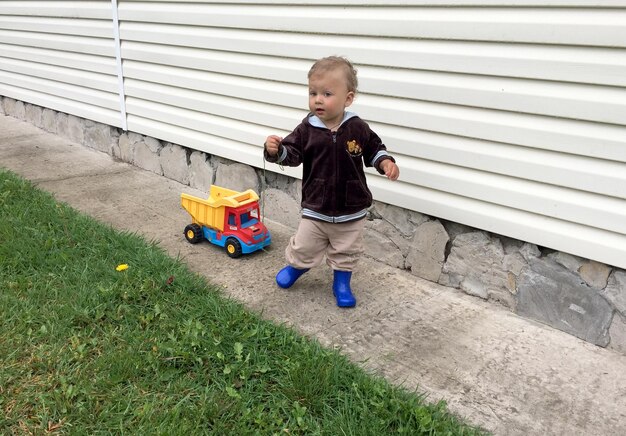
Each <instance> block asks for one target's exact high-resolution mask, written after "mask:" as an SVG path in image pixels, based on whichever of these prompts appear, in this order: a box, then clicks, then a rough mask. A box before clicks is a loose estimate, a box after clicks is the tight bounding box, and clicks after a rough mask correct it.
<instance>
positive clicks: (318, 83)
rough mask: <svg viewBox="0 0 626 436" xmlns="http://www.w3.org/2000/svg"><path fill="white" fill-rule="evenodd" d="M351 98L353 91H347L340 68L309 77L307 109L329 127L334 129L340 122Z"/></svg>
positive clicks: (344, 78) (344, 77)
mask: <svg viewBox="0 0 626 436" xmlns="http://www.w3.org/2000/svg"><path fill="white" fill-rule="evenodd" d="M353 100H354V92H352V91H348V84H347V80H346V75H345V72H344V71H343V70H342V69H336V70H331V71H322V72H319V73H316V74H313V75H312V76H311V77H310V78H309V110H310V111H311V112H312V113H314V114H315V115H317V116H318V117H319V118H320V119H321V120H322V121H323V122H324V124H325V125H326V127H328V128H329V129H334V128H335V127H336V126H337V125H338V124H339V123H341V120H342V119H343V112H344V110H345V108H347V107H348V106H350V105H351V104H352V101H353Z"/></svg>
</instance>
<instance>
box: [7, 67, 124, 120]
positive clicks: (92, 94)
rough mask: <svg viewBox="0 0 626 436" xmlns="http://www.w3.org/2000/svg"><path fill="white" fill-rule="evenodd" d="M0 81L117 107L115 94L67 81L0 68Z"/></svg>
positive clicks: (81, 100) (54, 94) (117, 102)
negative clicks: (47, 78)
mask: <svg viewBox="0 0 626 436" xmlns="http://www.w3.org/2000/svg"><path fill="white" fill-rule="evenodd" d="M0 82H2V83H5V84H7V85H9V84H14V85H16V86H19V87H21V88H23V89H30V90H32V91H39V92H42V93H45V94H48V95H53V96H57V97H58V98H61V99H63V98H67V99H69V100H72V101H74V102H81V103H84V104H91V105H93V106H97V107H101V108H106V109H111V110H116V109H119V100H118V96H117V94H111V93H107V92H103V91H98V90H95V89H87V88H83V87H81V86H76V85H72V84H69V83H61V82H55V81H53V80H45V79H41V78H38V77H31V76H25V75H22V74H15V73H11V72H8V71H1V70H0ZM9 97H10V96H9ZM26 101H29V100H26ZM29 102H30V101H29ZM31 103H32V102H31ZM72 113H73V112H72Z"/></svg>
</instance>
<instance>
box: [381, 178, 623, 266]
mask: <svg viewBox="0 0 626 436" xmlns="http://www.w3.org/2000/svg"><path fill="white" fill-rule="evenodd" d="M369 180H370V183H369V184H370V186H371V188H372V193H373V194H374V196H375V197H377V198H381V199H385V202H387V201H389V202H390V203H391V204H396V205H398V206H401V207H405V208H407V209H412V210H418V211H420V212H422V213H425V214H428V215H431V216H436V217H444V216H445V218H446V219H448V220H450V221H454V222H461V223H464V224H466V225H469V226H472V227H475V228H478V229H489V230H490V231H492V232H494V233H497V234H501V235H507V236H510V237H512V238H516V239H520V240H522V241H527V242H530V243H533V244H537V245H541V246H545V247H550V248H553V249H556V250H561V251H564V252H566V253H571V254H575V255H579V256H583V257H586V258H590V259H594V260H597V261H599V262H604V263H607V264H609V265H614V266H617V267H620V268H626V256H624V247H626V235H624V234H619V233H613V232H608V231H606V230H600V229H596V228H593V227H588V226H583V225H580V224H574V223H570V222H567V221H562V220H558V219H555V218H551V217H547V216H544V215H538V214H533V213H529V212H523V211H520V210H518V209H511V208H507V207H504V206H501V205H497V204H492V203H484V202H478V201H475V200H472V199H469V198H464V197H461V196H457V195H453V194H450V193H445V192H441V191H434V190H431V189H427V188H423V187H421V186H414V185H410V184H408V183H402V182H400V183H397V182H396V183H392V182H389V181H387V180H384V179H382V178H381V177H376V178H370V179H369Z"/></svg>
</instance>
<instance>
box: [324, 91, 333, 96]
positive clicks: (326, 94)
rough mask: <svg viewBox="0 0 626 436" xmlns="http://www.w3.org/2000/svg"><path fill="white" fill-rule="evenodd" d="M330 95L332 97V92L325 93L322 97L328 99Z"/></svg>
mask: <svg viewBox="0 0 626 436" xmlns="http://www.w3.org/2000/svg"><path fill="white" fill-rule="evenodd" d="M331 95H333V93H332V92H325V93H324V97H330V96H331Z"/></svg>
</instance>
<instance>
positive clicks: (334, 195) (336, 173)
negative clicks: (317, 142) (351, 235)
mask: <svg viewBox="0 0 626 436" xmlns="http://www.w3.org/2000/svg"><path fill="white" fill-rule="evenodd" d="M331 134H332V135H333V145H334V147H333V148H334V152H335V181H334V185H335V190H336V189H337V186H338V183H337V177H338V174H339V157H338V152H337V147H336V145H337V131H336V130H335V131H334V132H331ZM335 190H333V205H334V211H333V215H334V214H335V213H336V210H337V195H336V194H335ZM334 222H335V217H333V223H334Z"/></svg>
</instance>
